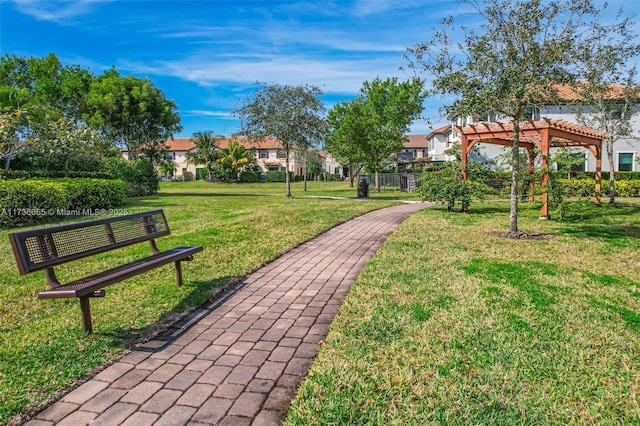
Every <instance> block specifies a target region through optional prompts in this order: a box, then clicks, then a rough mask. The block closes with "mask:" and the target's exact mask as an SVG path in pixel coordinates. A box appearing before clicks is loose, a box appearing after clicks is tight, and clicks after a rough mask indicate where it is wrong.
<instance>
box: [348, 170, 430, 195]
mask: <svg viewBox="0 0 640 426" xmlns="http://www.w3.org/2000/svg"><path fill="white" fill-rule="evenodd" d="M379 176H380V188H381V189H387V188H388V189H393V190H400V191H401V192H413V191H415V190H416V188H417V187H418V186H419V185H420V178H421V177H422V173H380V175H379ZM360 177H361V178H364V179H365V180H366V181H367V183H368V184H369V186H371V187H373V186H374V185H375V183H376V175H375V174H361V175H360Z"/></svg>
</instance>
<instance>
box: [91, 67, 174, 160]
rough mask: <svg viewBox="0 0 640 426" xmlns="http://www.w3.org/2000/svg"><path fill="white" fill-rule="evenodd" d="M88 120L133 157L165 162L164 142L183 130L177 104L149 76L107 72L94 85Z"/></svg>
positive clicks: (112, 70) (92, 86)
mask: <svg viewBox="0 0 640 426" xmlns="http://www.w3.org/2000/svg"><path fill="white" fill-rule="evenodd" d="M87 104H88V107H89V114H87V115H86V119H87V121H88V122H89V123H90V124H91V126H92V127H94V128H97V129H99V130H100V131H101V132H103V134H104V135H105V136H106V137H107V139H108V140H109V141H111V142H112V143H113V144H114V145H116V146H119V147H126V148H127V149H128V151H129V153H130V158H137V157H141V158H146V159H149V160H152V161H154V162H157V163H161V162H162V161H164V154H165V152H164V150H163V149H162V147H163V146H164V141H166V140H167V139H169V138H171V137H173V134H174V133H175V132H179V131H180V130H181V129H182V126H181V125H180V116H179V114H178V112H177V106H176V104H175V102H174V101H173V100H169V99H167V98H166V97H165V96H164V94H163V93H162V91H161V90H160V89H158V88H157V87H156V86H155V85H154V84H153V83H152V82H151V81H149V80H148V79H141V78H138V77H135V76H133V75H130V76H128V77H123V76H121V75H120V74H119V73H118V72H117V71H116V70H115V69H111V70H109V71H106V72H105V73H104V74H102V75H101V76H99V77H98V78H97V79H96V80H95V81H94V82H93V83H92V84H91V90H90V93H89V96H88V99H87Z"/></svg>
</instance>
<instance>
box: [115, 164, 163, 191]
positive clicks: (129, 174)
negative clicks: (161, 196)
mask: <svg viewBox="0 0 640 426" xmlns="http://www.w3.org/2000/svg"><path fill="white" fill-rule="evenodd" d="M104 169H105V171H106V172H107V173H109V174H111V175H113V176H114V177H116V178H117V179H120V180H123V181H125V182H126V183H127V189H126V191H127V197H143V196H145V195H154V194H157V193H158V189H159V188H160V181H159V180H158V175H157V173H156V170H155V169H154V168H153V164H151V163H150V162H149V161H144V160H131V161H129V160H125V159H124V158H107V159H106V160H105V162H104Z"/></svg>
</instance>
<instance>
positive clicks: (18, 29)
mask: <svg viewBox="0 0 640 426" xmlns="http://www.w3.org/2000/svg"><path fill="white" fill-rule="evenodd" d="M622 2H623V0H614V1H612V2H610V3H613V4H614V5H616V4H618V5H619V4H621V3H622ZM626 3H627V4H626V5H625V11H626V12H629V13H637V12H638V5H637V4H636V2H635V1H633V2H626ZM459 8H460V5H459V4H458V2H457V1H456V0H442V1H433V0H402V1H401V0H354V1H347V0H333V1H331V0H329V1H271V0H254V1H219V0H196V1H190V0H183V1H181V0H67V1H57V0H0V53H1V54H2V55H4V54H7V53H8V54H15V55H18V56H44V55H46V54H48V53H51V52H53V53H55V54H56V55H57V56H58V58H60V60H61V61H62V63H63V64H64V65H80V66H81V67H83V68H87V69H89V70H91V71H92V72H93V73H95V74H100V73H102V72H103V71H104V70H106V69H109V68H111V67H112V66H115V67H116V69H117V70H118V71H119V72H120V73H121V74H124V75H128V74H133V75H135V76H137V77H141V78H144V77H148V78H149V79H150V80H152V81H153V82H154V84H155V85H156V86H158V87H159V88H160V89H161V90H162V91H163V92H164V94H165V95H166V96H167V98H170V99H173V100H174V101H175V102H176V104H177V105H178V112H179V114H180V116H181V118H182V125H183V127H184V129H183V131H182V132H180V133H179V134H176V135H175V136H176V137H190V136H192V134H193V133H194V132H197V131H204V130H213V131H214V132H215V133H217V134H221V135H229V134H231V133H233V132H234V131H236V130H237V129H238V122H237V120H236V119H235V117H233V116H232V115H231V113H230V111H231V110H232V109H234V108H235V107H237V106H238V105H239V104H240V103H241V102H242V100H243V99H244V98H245V96H246V95H247V94H248V93H250V92H252V91H253V90H255V88H256V86H255V82H266V83H279V84H312V85H315V86H318V87H320V88H321V89H322V90H323V91H324V93H325V94H324V95H323V97H322V99H323V101H324V102H325V105H326V107H327V109H329V108H331V107H332V106H333V105H334V104H335V103H336V102H339V101H342V100H346V99H352V98H354V97H355V96H356V95H357V93H358V91H359V89H360V87H361V86H362V83H363V82H364V81H371V80H373V79H374V78H376V77H377V76H380V77H381V78H383V79H384V78H386V77H391V76H396V77H399V78H400V79H405V78H407V77H408V76H407V75H406V74H405V73H404V72H403V71H400V67H402V66H406V65H407V61H406V60H405V59H403V55H404V54H406V48H407V47H409V46H412V45H414V44H416V43H419V42H421V41H426V40H428V39H429V37H430V36H431V34H432V32H433V28H434V27H436V26H438V24H439V22H440V21H441V19H442V18H443V17H444V16H445V15H450V14H454V15H455V14H457V12H459V11H460V10H459ZM634 9H635V10H634ZM422 77H426V76H422ZM442 104H443V100H442V99H429V100H427V101H426V102H425V111H424V114H423V115H424V116H425V117H426V118H428V119H429V120H430V122H431V124H428V123H427V121H426V120H425V119H421V120H418V121H416V122H415V123H414V124H413V126H412V128H411V133H428V132H429V130H430V129H431V127H432V126H434V127H437V126H438V125H442V124H444V123H445V122H446V121H445V120H444V119H443V118H441V117H440V114H439V111H438V110H439V108H440V107H441V106H442Z"/></svg>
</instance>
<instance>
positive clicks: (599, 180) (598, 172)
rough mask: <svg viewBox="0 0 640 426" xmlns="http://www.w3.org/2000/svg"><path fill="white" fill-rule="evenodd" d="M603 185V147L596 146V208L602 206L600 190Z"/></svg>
mask: <svg viewBox="0 0 640 426" xmlns="http://www.w3.org/2000/svg"><path fill="white" fill-rule="evenodd" d="M611 173H613V172H611ZM601 183H602V146H597V145H596V199H595V204H596V206H599V205H601V203H600V190H601V189H602V188H601Z"/></svg>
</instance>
